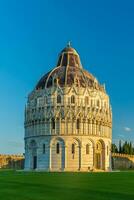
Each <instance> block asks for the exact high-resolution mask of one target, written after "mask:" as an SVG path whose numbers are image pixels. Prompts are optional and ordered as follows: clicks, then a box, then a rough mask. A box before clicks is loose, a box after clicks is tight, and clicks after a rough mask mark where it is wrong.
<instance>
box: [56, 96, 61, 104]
mask: <svg viewBox="0 0 134 200" xmlns="http://www.w3.org/2000/svg"><path fill="white" fill-rule="evenodd" d="M57 103H61V96H60V95H58V96H57Z"/></svg>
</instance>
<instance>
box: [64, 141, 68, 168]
mask: <svg viewBox="0 0 134 200" xmlns="http://www.w3.org/2000/svg"><path fill="white" fill-rule="evenodd" d="M67 150H68V148H67V145H66V144H65V167H64V171H66V170H67Z"/></svg>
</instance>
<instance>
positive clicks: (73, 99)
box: [71, 95, 75, 103]
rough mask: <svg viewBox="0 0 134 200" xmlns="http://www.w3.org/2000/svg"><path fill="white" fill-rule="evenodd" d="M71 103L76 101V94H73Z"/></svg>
mask: <svg viewBox="0 0 134 200" xmlns="http://www.w3.org/2000/svg"><path fill="white" fill-rule="evenodd" d="M71 103H75V96H74V95H72V96H71Z"/></svg>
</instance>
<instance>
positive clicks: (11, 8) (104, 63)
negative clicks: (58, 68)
mask: <svg viewBox="0 0 134 200" xmlns="http://www.w3.org/2000/svg"><path fill="white" fill-rule="evenodd" d="M133 10H134V2H133V1H130V0H128V1H123V0H111V1H110V0H109V1H107V0H101V1H100V0H94V1H90V0H74V1H72V0H68V1H65V0H57V1H55V0H45V1H43V0H42V1H41V0H37V1H34V0H22V1H21V0H20V1H18V0H16V1H15V0H12V1H11V0H4V1H0V94H1V98H0V153H22V152H24V148H23V138H24V129H23V121H24V106H25V103H26V97H27V94H28V93H29V92H30V91H31V90H32V89H33V88H34V86H35V84H36V82H37V81H38V80H39V79H40V77H41V76H42V75H43V74H44V73H46V72H47V71H48V70H49V69H51V68H53V67H54V66H55V64H56V62H57V56H58V54H59V52H60V51H61V49H62V48H64V46H65V45H66V43H67V42H68V41H69V40H70V41H71V42H72V46H73V47H74V48H76V50H77V51H78V52H79V54H80V57H81V61H82V64H83V66H84V68H86V69H87V70H88V71H90V72H91V73H92V74H94V75H95V76H96V77H97V78H98V80H99V81H100V82H101V83H105V84H106V89H107V92H108V94H109V95H110V97H111V104H112V109H113V140H114V141H116V142H117V141H118V139H122V140H125V139H127V140H132V141H133V142H134V75H133V74H134V12H133Z"/></svg>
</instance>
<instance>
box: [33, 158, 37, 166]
mask: <svg viewBox="0 0 134 200" xmlns="http://www.w3.org/2000/svg"><path fill="white" fill-rule="evenodd" d="M36 168H37V156H34V157H33V169H36Z"/></svg>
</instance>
